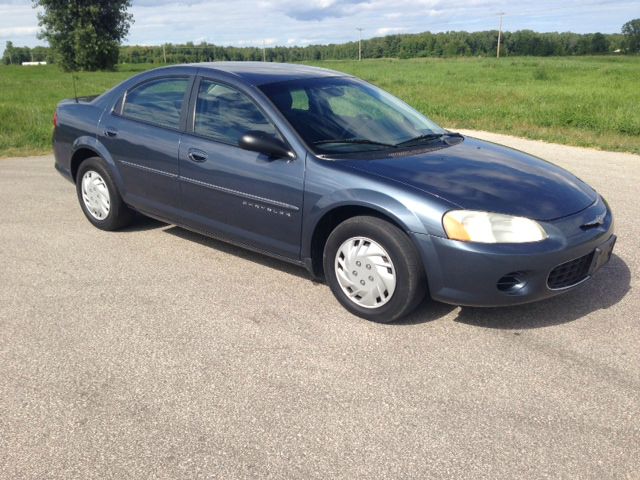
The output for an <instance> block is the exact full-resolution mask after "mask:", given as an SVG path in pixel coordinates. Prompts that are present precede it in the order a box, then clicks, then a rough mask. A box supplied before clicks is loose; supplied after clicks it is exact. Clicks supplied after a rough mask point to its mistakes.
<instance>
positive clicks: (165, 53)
mask: <svg viewBox="0 0 640 480" xmlns="http://www.w3.org/2000/svg"><path fill="white" fill-rule="evenodd" d="M162 56H163V58H164V63H167V50H166V48H165V46H164V43H163V44H162Z"/></svg>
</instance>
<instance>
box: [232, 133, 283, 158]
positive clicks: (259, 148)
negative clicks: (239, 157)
mask: <svg viewBox="0 0 640 480" xmlns="http://www.w3.org/2000/svg"><path fill="white" fill-rule="evenodd" d="M239 147H240V148H243V149H245V150H251V151H252V152H258V153H264V154H265V155H268V156H270V157H272V158H288V159H292V158H293V157H294V154H293V152H292V151H291V150H290V149H289V147H287V146H286V145H285V144H284V142H283V141H282V140H280V139H278V138H276V137H274V136H273V135H269V134H268V133H265V132H261V131H259V130H251V131H250V132H247V133H245V134H244V135H243V136H242V138H240V144H239Z"/></svg>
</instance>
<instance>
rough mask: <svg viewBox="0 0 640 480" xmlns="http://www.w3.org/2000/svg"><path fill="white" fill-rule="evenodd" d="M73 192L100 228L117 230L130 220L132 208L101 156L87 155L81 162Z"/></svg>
mask: <svg viewBox="0 0 640 480" xmlns="http://www.w3.org/2000/svg"><path fill="white" fill-rule="evenodd" d="M76 191H77V193H78V200H79V202H80V207H81V208H82V211H83V212H84V214H85V216H86V217H87V219H88V220H89V221H90V222H91V223H92V224H93V225H94V226H96V227H98V228H99V229H101V230H117V229H119V228H122V227H125V226H127V225H129V224H130V223H131V221H132V220H133V217H134V214H133V211H132V210H131V209H130V208H129V207H127V205H125V203H124V202H123V201H122V197H121V196H120V193H119V192H118V189H117V188H116V186H115V183H114V182H113V179H112V178H111V175H110V174H109V171H108V170H107V168H106V167H105V166H104V160H102V159H101V158H100V157H91V158H88V159H86V160H85V161H84V162H82V164H80V167H79V168H78V173H77V176H76Z"/></svg>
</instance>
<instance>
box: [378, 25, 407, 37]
mask: <svg viewBox="0 0 640 480" xmlns="http://www.w3.org/2000/svg"><path fill="white" fill-rule="evenodd" d="M404 31H406V28H404V27H382V28H378V29H377V30H376V34H377V35H381V36H384V35H390V34H392V33H400V32H404Z"/></svg>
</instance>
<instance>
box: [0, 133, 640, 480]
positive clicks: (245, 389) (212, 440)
mask: <svg viewBox="0 0 640 480" xmlns="http://www.w3.org/2000/svg"><path fill="white" fill-rule="evenodd" d="M480 135H482V134H480ZM484 136H486V137H487V138H492V139H498V140H501V141H504V142H506V143H511V144H513V145H516V146H518V147H519V148H522V149H525V150H528V151H531V152H534V153H537V154H539V155H542V156H544V157H545V158H548V159H550V160H553V161H555V162H557V163H558V164H560V165H562V166H565V167H568V168H569V169H571V170H572V171H574V172H575V173H577V174H578V175H579V176H580V177H582V178H583V179H584V180H586V181H588V182H589V183H591V184H592V185H594V186H595V187H596V188H597V189H599V190H600V191H601V192H602V193H603V194H604V195H605V196H606V197H607V198H608V200H609V201H610V204H611V205H612V208H613V209H614V211H615V213H616V217H617V230H618V234H619V240H618V244H617V246H616V251H615V255H614V257H613V259H612V261H611V262H610V264H609V265H608V266H607V267H605V269H604V270H603V271H601V273H600V274H599V275H598V276H597V277H596V278H595V279H594V280H593V281H591V282H589V283H588V284H586V285H585V286H584V287H583V288H581V289H580V290H578V291H575V292H572V293H570V294H567V295H566V296H563V297H560V298H556V299H552V300H550V301H546V302H543V303H538V304H533V305H528V306H522V307H515V308H506V309H486V310H483V309H471V308H464V309H461V308H457V307H451V306H446V305H441V304H432V303H425V304H424V305H423V306H422V307H421V308H420V309H419V310H418V311H417V312H416V313H415V314H414V315H412V316H411V317H410V318H409V319H408V320H407V321H405V322H403V323H401V324H396V325H377V324H371V323H368V322H366V321H364V320H361V319H359V318H357V317H354V316H351V315H349V314H348V313H346V311H345V310H343V309H342V308H341V307H340V306H339V305H338V303H337V302H336V301H335V300H334V299H333V297H332V295H331V293H330V291H329V289H328V288H327V287H326V286H324V285H322V284H318V283H314V282H312V281H311V280H310V279H309V278H308V276H307V275H306V273H305V271H304V270H302V269H299V268H296V267H293V266H290V265H288V264H285V263H281V262H279V261H276V260H272V259H269V258H265V257H261V256H259V255H256V254H253V253H248V252H245V251H243V250H240V249H237V248H235V247H231V246H228V245H225V244H222V243H220V242H217V241H215V240H210V239H207V238H205V237H202V236H199V235H196V234H193V233H190V232H187V231H185V230H182V229H179V228H176V227H172V226H167V225H163V224H160V223H157V222H155V221H151V220H146V221H142V222H140V223H139V224H138V225H137V226H136V227H134V228H130V229H128V230H127V231H123V232H118V233H106V232H101V231H99V230H96V229H95V228H93V227H92V226H91V225H90V224H89V223H88V222H87V221H86V220H85V219H84V217H83V216H82V213H81V211H80V208H79V207H78V205H77V202H76V198H75V192H74V189H73V186H72V185H71V184H70V183H68V182H66V181H65V180H63V179H62V177H60V176H59V175H58V174H57V173H56V172H55V171H54V169H53V160H52V157H50V156H45V157H35V158H23V159H5V160H0V287H1V288H0V478H3V479H4V478H6V479H21V478H32V479H58V478H60V479H69V478H78V479H91V478H118V479H124V478H135V479H141V478H167V479H173V478H219V479H232V478H300V479H312V478H319V479H329V478H331V479H333V478H446V479H462V478H469V479H479V478H488V479H514V478H527V479H531V478H554V479H555V478H570V479H575V478H594V479H605V478H630V479H631V478H633V479H637V478H640V473H639V472H640V355H639V350H640V297H639V296H638V293H637V290H636V289H637V285H638V271H639V267H640V265H639V264H640V254H639V253H638V252H639V247H640V241H639V238H640V228H639V224H640V219H639V213H640V202H639V201H638V194H639V192H640V157H638V156H633V155H627V154H615V153H605V152H596V151H593V150H584V149H576V148H569V147H559V146H555V145H548V144H542V143H539V142H528V141H520V140H514V139H510V138H506V137H500V136H491V135H489V134H487V135H484Z"/></svg>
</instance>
